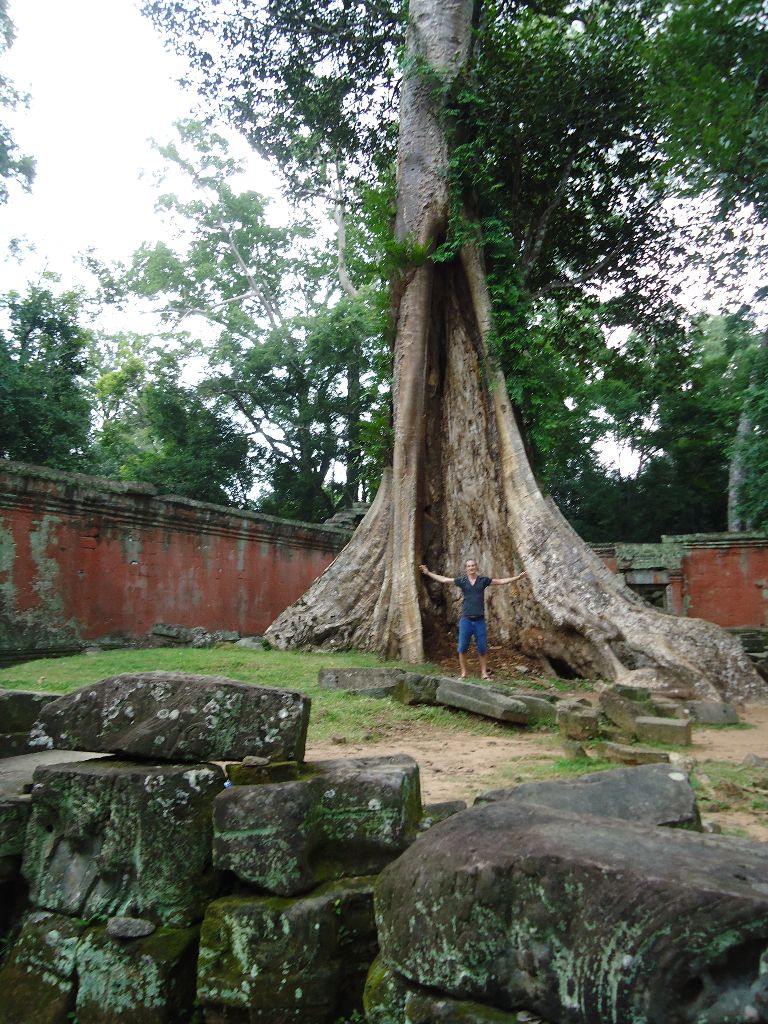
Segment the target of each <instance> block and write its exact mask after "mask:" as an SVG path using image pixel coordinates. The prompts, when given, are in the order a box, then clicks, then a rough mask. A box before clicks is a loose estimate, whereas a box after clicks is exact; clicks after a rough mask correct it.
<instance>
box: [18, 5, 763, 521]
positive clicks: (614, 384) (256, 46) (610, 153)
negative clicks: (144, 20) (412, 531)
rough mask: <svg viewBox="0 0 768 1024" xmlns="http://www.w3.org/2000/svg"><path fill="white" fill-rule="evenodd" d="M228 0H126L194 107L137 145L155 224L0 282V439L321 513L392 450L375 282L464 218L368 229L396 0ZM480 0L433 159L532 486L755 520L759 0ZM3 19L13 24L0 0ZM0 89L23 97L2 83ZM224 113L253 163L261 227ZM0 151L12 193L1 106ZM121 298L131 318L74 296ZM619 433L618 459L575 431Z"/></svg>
mask: <svg viewBox="0 0 768 1024" xmlns="http://www.w3.org/2000/svg"><path fill="white" fill-rule="evenodd" d="M235 6H236V13H235V8H234V7H232V8H230V6H229V5H227V4H213V3H210V2H204V0H196V2H192V0H188V2H184V3H173V4H170V3H167V4H166V3H162V2H159V3H155V4H147V5H146V12H145V13H146V14H147V16H148V17H151V18H152V19H153V20H154V23H155V24H156V26H157V28H158V29H159V31H160V32H161V34H162V36H163V37H164V38H165V39H167V40H168V41H169V43H171V44H172V45H175V46H176V47H177V48H178V49H179V50H180V51H181V53H182V55H183V56H184V57H185V58H186V61H187V63H188V66H189V76H188V82H187V86H188V88H189V89H190V92H191V93H192V92H195V93H198V94H199V96H200V108H199V110H198V112H197V116H196V117H195V118H190V119H188V120H185V121H183V122H180V123H179V124H178V126H177V130H176V135H175V138H173V139H170V140H166V141H165V142H164V143H163V144H162V145H160V146H159V147H158V152H159V154H160V156H161V157H162V159H163V160H164V162H165V165H166V167H167V169H168V172H169V179H170V180H172V181H173V190H169V189H168V187H167V186H166V187H163V186H162V184H159V186H158V198H157V208H158V213H159V215H160V217H159V220H158V234H157V237H156V238H153V239H150V240H148V241H147V242H146V243H145V244H144V245H142V246H141V247H140V248H139V249H138V250H137V251H136V252H135V253H134V255H133V257H132V258H131V259H130V260H128V261H127V262H123V263H118V262H115V261H111V262H110V261H106V260H104V259H103V258H100V259H96V258H95V257H94V256H93V255H90V256H89V255H88V254H86V255H84V257H83V258H84V261H85V264H86V266H87V267H88V269H89V270H90V271H91V272H92V280H93V281H94V286H93V288H92V289H89V290H85V289H80V290H67V289H62V288H61V287H59V286H58V284H57V280H56V275H55V273H49V274H48V275H47V276H45V277H43V278H42V279H41V280H40V281H39V282H37V283H36V284H34V285H31V286H29V287H28V288H27V289H26V290H25V291H13V290H9V291H7V292H6V293H5V294H4V296H3V297H2V306H3V309H4V312H5V319H4V326H3V329H2V334H0V456H3V457H6V458H13V459H18V460H21V461H27V462H33V463H37V464H42V465H49V466H54V467H57V468H61V469H69V470H76V471H80V472H91V473H98V474H101V475H105V476H111V477H116V478H122V479H138V480H146V481H149V482H151V483H154V484H156V485H157V486H158V487H160V488H161V489H162V490H163V491H164V492H166V493H167V492H174V493H179V494H184V495H187V496H189V497H192V498H197V499H200V500H206V501H216V502H220V503H230V504H235V505H238V506H240V507H252V508H257V509H260V510H262V511H264V512H267V513H270V514H276V515H282V516H288V517H294V518H300V519H305V520H310V521H322V520H324V519H326V518H328V517H329V516H330V515H332V514H333V512H334V511H335V510H336V509H337V508H339V507H341V506H344V505H347V504H350V503H352V502H353V501H356V500H368V499H369V498H370V497H371V496H372V495H373V494H374V493H375V491H376V486H377V483H378V478H379V476H380V473H381V468H382V466H383V465H384V464H385V462H386V461H387V457H388V450H389V444H390V395H389V382H390V380H391V365H390V364H391V353H390V342H391V334H392V326H391V323H390V316H389V305H388V289H389V286H390V285H391V283H392V282H393V281H394V282H397V279H398V275H399V274H401V273H402V272H403V268H404V267H405V266H406V265H412V264H413V263H414V262H418V261H419V260H438V261H439V260H441V259H448V258H450V257H451V255H452V253H454V252H455V251H456V248H457V247H458V246H460V245H461V244H462V243H463V241H464V240H465V239H466V237H467V232H469V231H471V230H472V225H471V224H469V225H468V224H467V223H465V222H458V221H457V222H455V223H453V224H452V225H451V229H450V231H449V233H448V235H447V236H446V238H445V240H444V242H443V244H442V245H441V246H440V247H438V248H437V249H435V250H433V251H430V252H424V253H418V252H414V251H412V247H411V248H409V247H408V246H407V245H405V246H404V245H403V244H402V243H395V242H394V240H393V237H394V236H393V229H392V220H393V210H394V172H393V162H394V141H395V130H396V115H397V100H398V90H399V81H400V76H401V73H402V70H403V69H402V66H401V65H402V53H403V48H402V41H403V31H404V11H403V10H402V9H401V8H400V7H399V6H398V5H397V4H393V3H379V2H375V0H368V2H366V3H359V4H353V3H345V2H338V3H329V4H327V5H325V7H324V8H323V9H322V10H320V11H318V10H316V8H315V6H314V5H309V4H307V5H304V4H303V3H297V4H294V5H291V9H290V11H286V10H283V9H282V6H281V5H279V4H273V3H271V2H269V0H259V2H255V0H254V2H248V3H239V4H238V5H235ZM305 6H306V9H305ZM486 15H487V20H486V21H485V22H484V23H482V24H481V23H478V25H477V26H476V31H477V37H478V40H479V45H478V46H477V47H476V51H475V55H474V59H473V62H472V67H471V70H470V73H469V74H468V75H466V76H464V77H463V78H462V79H461V81H460V82H459V83H458V84H456V85H454V86H452V91H451V94H450V95H449V96H447V97H446V118H447V120H448V124H449V128H450V131H451V132H452V138H453V140H454V145H453V149H452V152H453V156H452V162H451V172H450V173H451V177H452V181H451V185H452V187H453V188H454V189H455V191H456V193H457V194H459V193H461V194H462V195H463V196H466V195H467V194H470V195H473V196H474V197H475V203H474V212H475V217H476V223H477V225H478V226H479V228H480V229H481V230H482V234H483V238H484V241H485V254H486V261H487V266H488V271H489V283H490V287H491V294H492V299H493V307H494V318H495V325H494V335H493V357H494V359H495V360H497V362H498V364H499V365H500V366H501V368H502V369H503V370H504V371H505V373H506V377H507V380H509V381H513V382H514V384H513V385H512V386H513V392H512V393H511V395H510V397H511V398H512V400H513V402H514V405H515V409H516V411H517V415H518V417H519V419H520V421H521V423H522V425H523V427H524V429H525V436H526V438H527V442H528V445H529V449H530V454H531V458H532V462H533V466H534V469H535V471H536V473H537V475H538V477H539V479H540V481H541V482H542V484H543V486H544V488H545V489H546V490H547V491H549V493H551V494H552V496H553V497H554V498H555V500H556V502H557V503H558V505H559V506H560V508H561V509H562V510H563V512H564V513H565V515H566V516H567V517H568V518H569V520H570V521H571V522H572V524H573V525H574V526H575V527H576V529H577V530H578V532H580V533H581V534H582V536H584V537H585V538H586V539H587V540H592V541H608V540H633V541H648V540H655V539H657V538H658V537H659V536H660V535H661V534H662V533H667V534H670V533H690V532H700V531H711V530H724V529H726V528H728V529H745V528H753V527H758V528H760V527H766V526H768V486H766V484H767V483H768V446H767V445H766V443H765V437H766V431H767V430H768V386H767V385H768V347H767V346H766V334H765V332H764V330H762V328H763V327H764V323H763V320H762V319H761V317H764V308H765V307H764V301H765V297H766V292H765V289H763V288H762V287H761V279H762V277H761V271H762V267H763V266H764V262H765V256H766V236H765V222H766V217H767V216H768V104H766V92H767V89H768V75H767V74H766V70H765V68H766V66H767V65H768V61H766V55H768V46H766V41H767V40H768V11H766V5H765V4H764V3H762V2H758V0H730V2H719V0H718V2H715V0H674V2H670V3H661V2H654V0H632V2H630V0H621V2H618V3H613V4H610V5H607V4H602V3H598V2H595V0H584V2H568V3H566V2H557V0H542V2H539V3H513V2H508V3H497V4H488V5H486ZM0 21H1V23H2V29H3V34H2V38H3V40H4V45H5V46H6V47H8V46H10V45H11V43H12V34H13V26H12V24H11V21H10V17H9V13H8V9H7V4H6V3H5V2H4V0H2V2H0ZM0 101H1V102H2V103H3V105H4V107H5V108H6V109H7V110H10V109H11V108H13V107H14V106H17V105H18V104H19V103H21V102H22V97H20V96H19V95H18V93H17V92H16V91H15V90H14V88H13V85H12V83H10V82H8V81H3V90H2V94H1V96H0ZM201 111H202V112H204V115H203V113H201ZM361 112H362V114H363V116H362V118H361V116H360V115H361ZM353 115H354V116H353ZM361 124H362V125H363V126H365V127H364V130H361V128H360V125H361ZM223 125H229V126H230V127H234V128H235V129H237V130H238V131H239V132H241V133H242V134H243V135H244V136H245V137H246V138H247V139H248V141H249V142H250V143H251V145H253V146H254V147H255V148H256V149H257V150H258V151H260V152H261V153H263V154H264V155H265V156H267V157H268V158H269V159H270V160H271V161H272V162H273V163H274V164H275V166H276V167H278V168H279V170H280V174H281V175H282V181H283V184H284V189H285V193H286V197H287V198H288V200H289V203H288V204H287V205H286V206H285V207H284V209H285V210H286V211H287V212H286V216H285V217H284V218H283V219H282V222H281V223H277V222H276V221H275V219H274V217H273V216H272V215H271V214H270V211H269V206H268V203H267V200H266V199H265V197H263V196H261V195H259V194H258V193H256V192H254V191H249V190H243V189H242V187H241V185H240V182H241V181H242V177H241V174H240V171H241V166H240V164H239V162H238V161H237V160H236V159H234V158H233V157H232V156H231V154H230V151H229V146H228V143H227V140H226V138H225V136H224V134H223V128H222V127H221V126H223ZM312 125H314V126H320V127H319V128H318V127H316V128H315V130H313V129H312V128H311V127H308V126H312ZM470 125H471V128H472V130H471V131H469V130H468V126H470ZM0 157H1V158H2V159H0V174H1V175H2V178H0V180H1V181H3V182H4V185H3V186H2V188H0V199H2V200H3V201H5V202H12V201H13V198H14V194H15V191H16V190H17V189H18V188H24V187H34V181H33V179H34V159H33V158H34V154H32V155H31V156H27V155H26V154H23V153H20V152H19V150H18V147H16V146H15V144H14V140H13V137H12V135H11V133H10V132H9V131H8V130H7V129H5V130H0ZM762 276H764V275H762ZM708 291H709V292H711V293H712V294H715V295H717V296H718V297H719V300H720V302H721V312H720V313H718V314H713V313H711V312H707V313H705V312H703V309H702V307H703V296H704V295H705V294H706V293H707V292H708ZM693 296H697V297H700V298H699V303H700V304H699V307H698V308H697V300H696V299H694V298H693ZM138 307H141V308H142V309H149V310H151V311H152V312H153V314H154V323H155V325H156V326H155V327H154V328H153V329H152V331H151V332H148V333H141V332H136V331H124V330H117V331H116V330H113V329H112V330H107V329H105V328H104V327H103V325H102V324H101V323H100V318H101V315H102V314H103V312H104V311H105V310H107V309H114V308H118V309H123V310H129V311H130V310H132V309H135V308H138ZM710 308H711V307H710ZM617 445H618V446H624V447H625V448H626V449H629V450H631V452H632V453H633V454H634V466H635V468H634V469H633V471H632V473H630V474H627V473H626V472H624V473H623V474H622V473H619V472H618V471H617V470H616V469H615V468H613V469H612V468H610V467H607V466H606V465H605V462H604V459H603V458H601V452H603V451H604V450H605V448H606V446H609V447H615V446H617Z"/></svg>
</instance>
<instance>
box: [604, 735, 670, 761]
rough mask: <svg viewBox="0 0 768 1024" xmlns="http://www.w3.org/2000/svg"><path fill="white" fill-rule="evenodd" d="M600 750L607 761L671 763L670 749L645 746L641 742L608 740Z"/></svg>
mask: <svg viewBox="0 0 768 1024" xmlns="http://www.w3.org/2000/svg"><path fill="white" fill-rule="evenodd" d="M600 752H601V753H602V755H603V757H604V758H605V759H606V760H607V761H615V762H616V763H617V764H625V765H629V766H632V765H641V764H669V753H668V751H666V750H657V749H656V748H655V747H643V746H641V745H640V744H639V743H614V742H612V741H611V740H606V742H605V743H603V745H602V746H601V748H600Z"/></svg>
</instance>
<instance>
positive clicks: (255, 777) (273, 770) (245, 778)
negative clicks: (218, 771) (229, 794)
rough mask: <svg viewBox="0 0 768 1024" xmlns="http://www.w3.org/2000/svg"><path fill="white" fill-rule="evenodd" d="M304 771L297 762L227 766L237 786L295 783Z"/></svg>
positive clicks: (228, 772) (241, 763) (236, 763)
mask: <svg viewBox="0 0 768 1024" xmlns="http://www.w3.org/2000/svg"><path fill="white" fill-rule="evenodd" d="M303 771H304V769H303V768H301V767H300V766H299V765H298V763H297V762H296V761H269V762H267V764H248V763H243V762H242V761H239V762H234V763H232V764H228V765H227V775H228V776H229V778H230V780H231V782H232V784H233V785H235V786H261V785H264V784H265V783H277V782H295V780H296V779H298V778H299V777H300V775H301V774H302V772H303Z"/></svg>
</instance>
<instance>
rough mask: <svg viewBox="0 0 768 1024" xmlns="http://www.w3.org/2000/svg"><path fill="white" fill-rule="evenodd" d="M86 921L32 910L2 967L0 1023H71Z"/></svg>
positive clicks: (0, 979) (0, 974) (0, 977)
mask: <svg viewBox="0 0 768 1024" xmlns="http://www.w3.org/2000/svg"><path fill="white" fill-rule="evenodd" d="M85 927H86V925H85V922H84V921H73V920H72V919H70V918H68V917H64V916H63V915H62V914H49V913H45V912H35V913H33V914H30V915H29V917H28V918H27V920H26V922H25V924H24V927H23V928H22V930H21V933H20V935H19V937H18V939H17V940H16V942H15V943H14V946H13V948H12V950H11V952H10V954H9V957H8V960H7V961H6V963H5V964H4V966H3V967H2V969H0V1024H31V1022H32V1021H34V1024H69V1021H70V1020H71V1019H72V1013H73V1011H74V1007H75V990H76V973H75V961H76V952H77V944H78V942H79V940H80V936H81V935H82V934H83V932H84V931H85Z"/></svg>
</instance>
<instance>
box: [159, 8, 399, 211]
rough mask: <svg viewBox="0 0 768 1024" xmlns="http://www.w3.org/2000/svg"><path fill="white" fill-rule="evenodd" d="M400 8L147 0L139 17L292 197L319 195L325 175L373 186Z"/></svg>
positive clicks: (391, 126) (391, 95) (389, 148)
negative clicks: (275, 170) (273, 164)
mask: <svg viewBox="0 0 768 1024" xmlns="http://www.w3.org/2000/svg"><path fill="white" fill-rule="evenodd" d="M403 6H404V5H402V4H401V3H399V2H394V3H393V2H389V0H364V2H361V3H354V4H350V3H333V4H317V3H310V2H309V0H299V2H294V3H291V4H285V3H281V2H279V0H263V2H262V0H243V2H240V3H239V4H238V5H237V7H236V9H235V8H232V7H227V6H226V5H222V4H219V3H217V2H210V0H208V2H205V0H203V2H201V0H149V2H145V3H144V7H143V10H144V12H145V13H147V14H148V15H149V16H150V17H151V18H152V20H153V21H154V23H155V24H156V25H157V26H158V27H159V28H160V30H161V31H162V33H163V34H164V35H165V37H166V38H167V39H169V40H171V41H172V43H173V45H174V46H175V47H176V49H177V50H178V51H179V52H180V53H182V54H183V55H184V56H185V57H186V58H187V60H188V61H189V66H190V73H189V78H190V82H191V84H193V85H194V87H196V88H197V89H198V91H199V92H200V93H201V95H202V96H204V97H205V98H206V99H207V100H209V101H211V100H213V101H214V102H215V103H216V105H217V107H218V108H219V110H220V111H221V112H222V114H223V115H224V116H225V117H226V118H227V119H228V120H229V121H230V122H231V123H232V124H234V125H235V126H236V127H237V128H238V129H239V130H240V131H242V133H243V134H244V135H245V137H246V138H247V139H249V141H250V142H251V143H252V145H253V146H254V147H255V148H256V149H257V150H258V151H259V152H261V153H263V154H265V155H267V156H269V157H270V158H272V159H273V160H276V161H277V162H278V163H279V164H280V165H281V167H282V168H283V171H284V173H285V175H286V178H287V183H288V187H289V190H290V193H291V195H292V196H293V197H294V199H296V200H302V199H305V198H307V197H308V196H310V195H311V196H316V195H319V194H324V195H326V196H328V195H329V193H330V192H331V191H332V190H333V189H334V187H335V184H336V182H334V178H337V179H338V178H339V177H340V178H342V179H343V180H346V179H347V178H349V179H351V180H357V179H359V178H360V177H361V176H362V177H364V178H365V179H366V180H368V181H369V182H371V181H373V180H375V176H376V174H377V173H378V171H380V170H381V169H383V168H385V167H387V166H388V164H389V163H391V161H392V158H393V154H394V143H395V138H396V121H395V110H396V98H397V90H396V85H397V51H398V47H399V45H400V44H401V42H402V39H403V34H404V33H403V30H404V12H403V10H402V8H403ZM214 54H215V57H214ZM331 171H332V173H331Z"/></svg>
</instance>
